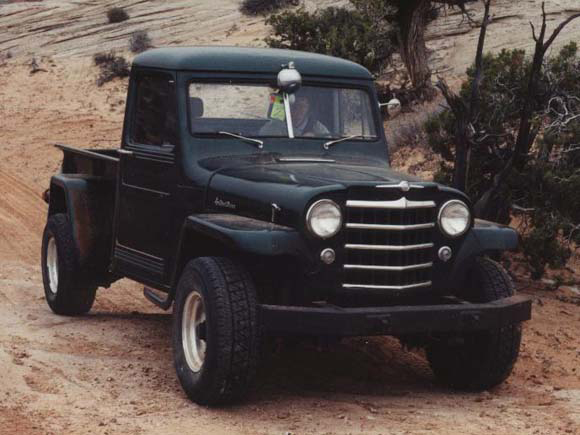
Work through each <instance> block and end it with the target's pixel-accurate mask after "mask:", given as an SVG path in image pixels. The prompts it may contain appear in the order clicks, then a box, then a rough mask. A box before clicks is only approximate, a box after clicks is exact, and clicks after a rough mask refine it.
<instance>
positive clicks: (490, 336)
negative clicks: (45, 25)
mask: <svg viewBox="0 0 580 435" xmlns="http://www.w3.org/2000/svg"><path fill="white" fill-rule="evenodd" d="M470 281H471V283H470V287H471V289H472V291H473V293H472V295H471V297H470V299H471V302H491V301H495V300H497V299H502V298H506V297H509V296H512V295H513V294H514V288H513V284H512V281H511V279H510V277H509V275H508V274H507V272H506V271H505V269H504V268H503V267H502V266H501V265H500V264H498V263H496V262H495V261H492V260H490V259H489V258H484V257H481V258H477V259H476V261H475V266H474V269H473V270H472V274H471V280H470ZM521 337H522V327H521V323H516V324H513V325H508V326H504V327H500V328H496V329H492V330H489V331H483V332H473V333H469V334H464V336H463V337H461V338H460V340H457V341H456V342H449V341H442V342H438V343H435V344H432V345H430V346H429V347H428V348H427V358H428V360H429V364H430V365H431V368H432V369H433V372H434V373H435V376H436V377H437V378H438V379H440V380H441V381H443V382H444V383H446V384H447V385H450V386H452V387H455V388H460V389H466V390H475V391H481V390H486V389H489V388H492V387H494V386H496V385H498V384H500V383H502V382H503V381H505V380H506V379H507V377H508V376H509V375H510V373H511V372H512V369H513V367H514V364H515V362H516V360H517V358H518V354H519V349H520V341H521Z"/></svg>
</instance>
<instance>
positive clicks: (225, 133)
mask: <svg viewBox="0 0 580 435" xmlns="http://www.w3.org/2000/svg"><path fill="white" fill-rule="evenodd" d="M218 134H223V135H226V136H231V137H235V138H237V139H241V140H245V141H246V142H249V143H251V144H255V145H258V148H259V149H262V148H264V142H262V141H261V140H258V139H252V138H251V137H246V136H240V135H239V134H234V133H230V132H229V131H218Z"/></svg>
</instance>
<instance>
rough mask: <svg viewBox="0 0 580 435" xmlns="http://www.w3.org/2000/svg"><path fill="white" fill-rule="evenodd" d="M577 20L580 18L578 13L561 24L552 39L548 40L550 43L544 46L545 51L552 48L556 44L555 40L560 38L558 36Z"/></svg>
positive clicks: (547, 42)
mask: <svg viewBox="0 0 580 435" xmlns="http://www.w3.org/2000/svg"><path fill="white" fill-rule="evenodd" d="M576 18H580V12H579V13H577V14H574V15H572V16H570V17H569V18H568V19H567V20H565V21H563V22H562V23H560V25H559V26H558V27H557V28H556V30H554V32H553V33H552V36H550V38H549V39H548V41H546V43H545V44H544V51H547V50H548V48H550V46H551V45H552V43H553V42H554V40H555V39H556V38H557V37H558V35H559V34H560V32H562V30H564V27H566V26H567V25H568V24H570V23H571V22H572V21H574V20H575V19H576Z"/></svg>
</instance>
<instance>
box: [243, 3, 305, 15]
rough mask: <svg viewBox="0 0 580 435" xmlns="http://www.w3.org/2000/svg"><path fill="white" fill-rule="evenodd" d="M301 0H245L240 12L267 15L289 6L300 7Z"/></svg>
mask: <svg viewBox="0 0 580 435" xmlns="http://www.w3.org/2000/svg"><path fill="white" fill-rule="evenodd" d="M299 4H300V0H243V1H242V4H241V5H240V11H241V12H242V13H243V14H246V15H267V14H270V13H272V12H275V11H277V10H279V9H282V8H285V7H288V6H298V5H299Z"/></svg>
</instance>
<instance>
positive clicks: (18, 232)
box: [0, 169, 46, 263]
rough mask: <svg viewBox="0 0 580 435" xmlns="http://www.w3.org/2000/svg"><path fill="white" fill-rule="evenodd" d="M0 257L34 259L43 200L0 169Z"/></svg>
mask: <svg viewBox="0 0 580 435" xmlns="http://www.w3.org/2000/svg"><path fill="white" fill-rule="evenodd" d="M0 192H1V193H0V261H17V260H22V261H24V262H27V263H34V262H37V261H38V258H39V252H40V240H41V238H40V235H41V233H42V228H43V226H44V220H45V218H46V204H45V203H44V201H43V200H42V199H41V198H40V197H39V195H38V194H37V193H36V192H35V191H34V190H32V189H31V188H29V187H28V186H26V185H25V184H24V183H23V182H22V181H21V180H19V179H18V178H16V177H15V176H13V175H10V174H8V173H7V172H6V171H4V170H3V169H0Z"/></svg>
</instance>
